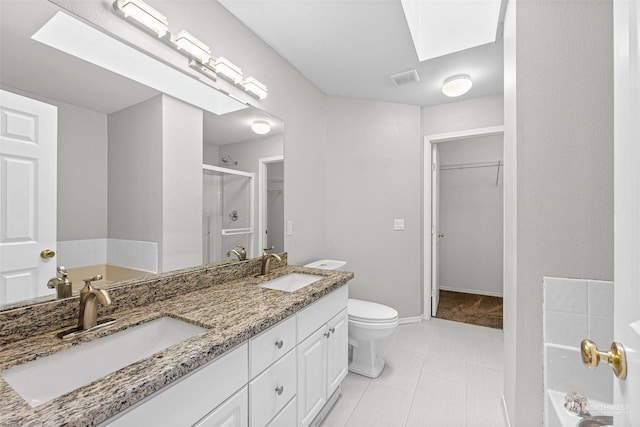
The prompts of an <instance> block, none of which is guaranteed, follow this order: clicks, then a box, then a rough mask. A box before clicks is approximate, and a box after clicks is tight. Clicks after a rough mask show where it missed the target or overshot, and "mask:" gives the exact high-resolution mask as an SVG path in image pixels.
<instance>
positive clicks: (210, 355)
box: [0, 254, 353, 426]
mask: <svg viewBox="0 0 640 427" xmlns="http://www.w3.org/2000/svg"><path fill="white" fill-rule="evenodd" d="M260 263H261V261H260V259H252V260H248V261H242V262H237V263H233V264H225V265H219V266H203V267H199V268H193V269H187V270H181V271H178V272H172V273H167V274H165V275H158V276H149V277H147V278H143V279H139V280H134V281H130V282H123V283H122V284H121V285H120V286H117V287H114V288H112V289H110V290H109V294H110V298H111V301H112V304H110V305H108V306H104V307H100V308H99V310H98V316H99V318H105V317H109V318H114V319H116V322H115V323H114V324H112V325H110V326H108V327H104V328H98V329H96V330H95V331H90V332H88V333H84V334H79V335H77V336H74V337H73V338H72V339H64V340H63V339H61V338H59V337H58V334H59V333H60V332H61V331H64V330H66V329H69V327H72V326H74V325H75V324H76V323H77V321H78V314H79V308H78V298H77V297H76V298H68V299H64V300H55V301H49V302H43V303H41V304H36V305H32V306H28V307H26V306H25V307H18V308H14V309H11V310H6V311H3V312H0V325H2V327H1V328H0V344H2V345H1V347H0V395H1V396H2V399H0V425H2V426H5V425H7V426H13V425H16V426H18V425H20V426H24V425H38V426H58V425H66V426H76V425H83V426H84V425H99V424H103V425H114V426H120V425H121V426H132V425H180V426H183V425H184V426H187V425H197V426H214V425H234V426H236V425H238V426H240V425H244V426H247V425H251V426H267V425H268V426H291V425H298V426H308V425H311V424H312V423H314V420H315V421H317V419H318V414H320V413H321V412H322V411H323V409H324V410H325V411H326V408H328V407H330V403H331V402H333V401H335V399H336V398H337V394H338V391H337V390H338V389H339V384H340V382H341V381H342V379H343V378H344V377H345V376H346V373H347V312H346V308H347V298H348V295H347V286H344V285H346V283H347V282H348V281H349V280H350V279H351V278H353V273H349V272H343V271H333V270H316V269H310V268H304V267H296V266H289V265H287V258H286V254H282V255H281V260H280V261H278V262H274V265H273V273H272V274H270V275H269V276H266V277H261V276H259V273H260V269H261V265H260Z"/></svg>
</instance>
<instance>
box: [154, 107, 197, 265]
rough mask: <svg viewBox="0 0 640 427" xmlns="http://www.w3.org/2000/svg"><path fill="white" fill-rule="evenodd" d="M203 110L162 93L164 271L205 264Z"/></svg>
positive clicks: (162, 246)
mask: <svg viewBox="0 0 640 427" xmlns="http://www.w3.org/2000/svg"><path fill="white" fill-rule="evenodd" d="M202 120H203V116H202V110H200V109H199V108H196V107H194V106H192V105H189V104H186V103H184V102H182V101H179V100H176V99H174V98H172V97H170V96H166V95H162V245H161V246H160V254H161V270H160V271H171V270H177V269H180V268H186V267H193V266H194V265H199V264H202V155H203V154H202V141H203V135H202V132H203V124H202Z"/></svg>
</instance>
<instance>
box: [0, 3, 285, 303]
mask: <svg viewBox="0 0 640 427" xmlns="http://www.w3.org/2000/svg"><path fill="white" fill-rule="evenodd" d="M59 10H60V9H59V8H58V7H57V6H55V5H53V4H51V3H49V2H48V1H47V0H37V1H29V2H25V1H21V0H16V1H10V0H2V1H1V2H0V89H2V90H3V91H5V92H9V93H12V94H17V95H20V96H22V97H24V99H26V100H27V101H31V100H33V101H34V102H36V104H35V105H38V104H37V101H40V102H43V103H46V104H49V105H53V106H55V107H57V111H55V121H56V123H57V124H56V126H57V132H54V133H55V135H50V136H51V137H52V138H53V139H51V141H53V142H50V143H49V145H51V144H53V145H55V150H54V154H53V155H51V156H49V157H43V158H41V159H37V161H36V160H34V161H33V164H34V165H38V164H39V165H50V166H55V167H54V168H53V169H52V170H53V174H52V176H51V178H50V179H49V182H50V183H51V182H53V183H57V184H56V185H54V186H53V187H52V190H51V191H39V190H42V189H44V188H45V186H44V184H42V188H39V187H38V186H39V185H41V184H40V183H38V182H37V180H36V181H34V182H33V185H32V186H31V187H29V190H30V191H31V193H33V194H39V195H42V193H45V194H46V196H47V199H48V200H47V201H46V203H49V205H50V206H51V207H47V206H46V205H45V204H43V203H45V202H43V201H39V200H35V199H33V200H31V199H29V200H27V198H22V199H20V203H22V204H20V205H18V204H16V203H15V199H11V198H8V197H6V194H8V193H7V192H5V193H4V196H2V198H0V208H2V209H1V211H2V212H3V215H5V213H6V212H9V214H7V217H6V218H4V220H3V221H0V222H1V223H2V224H3V225H2V227H4V228H3V229H2V230H1V231H2V233H0V235H1V236H2V237H0V239H2V240H0V260H1V262H0V309H6V308H10V307H15V306H18V305H20V306H22V305H26V304H29V303H30V301H37V302H40V301H43V300H46V298H55V289H48V288H47V282H48V280H49V279H51V278H53V277H55V276H56V272H55V270H56V266H60V265H64V266H65V267H66V268H67V270H68V271H69V277H70V278H71V280H72V282H73V288H74V290H76V291H77V289H79V288H80V287H81V285H82V279H83V278H85V277H91V276H95V275H96V274H102V275H103V276H104V277H105V281H103V282H97V286H99V287H103V286H104V285H105V284H107V283H111V282H119V281H122V280H127V279H130V278H134V277H138V276H141V275H148V274H151V273H159V272H165V271H168V270H173V269H176V268H185V267H191V266H194V265H197V264H200V263H201V262H213V261H220V260H225V261H226V260H232V259H234V258H236V256H235V254H233V253H231V254H230V256H229V257H227V253H228V252H229V250H231V249H238V248H237V247H236V244H241V245H243V246H245V247H246V250H247V253H248V256H250V257H251V256H257V255H259V253H260V249H261V248H260V246H262V245H263V244H264V245H267V244H269V245H271V244H273V245H282V243H281V242H282V239H283V236H282V228H283V224H282V223H283V222H284V220H283V214H282V203H281V200H282V197H280V204H278V202H274V201H273V200H272V199H273V198H268V197H267V196H268V195H270V194H272V193H273V194H277V193H278V192H279V195H280V196H282V188H283V187H282V182H283V174H282V171H281V170H280V171H279V172H273V171H272V167H278V166H279V167H280V168H281V166H282V159H283V157H282V156H283V123H282V122H281V121H280V120H278V119H276V118H274V117H271V116H269V115H268V114H265V113H264V112H261V111H259V110H258V109H256V108H254V107H247V106H246V105H245V104H241V103H239V102H236V101H235V100H231V99H230V98H228V99H229V101H230V103H232V104H233V103H236V104H237V107H234V108H231V109H230V110H232V112H230V113H227V114H213V113H211V112H209V111H203V110H202V109H201V108H198V107H195V106H193V105H189V104H187V103H186V102H185V100H181V99H176V97H177V96H176V95H175V94H174V97H169V96H167V95H166V94H164V93H163V92H162V91H161V90H159V89H158V88H151V87H149V86H148V85H144V84H141V83H139V82H136V81H133V80H130V79H128V78H125V77H123V76H122V75H119V74H116V73H113V72H111V71H108V70H106V69H104V68H101V67H98V66H96V65H94V64H92V63H89V62H85V61H83V60H81V59H78V58H76V57H74V56H70V55H68V54H66V53H63V52H61V51H59V50H56V49H54V48H51V47H49V46H47V45H45V44H43V43H40V42H37V41H35V40H33V39H32V35H33V34H35V33H36V32H37V31H38V30H39V29H40V28H41V27H42V26H43V25H45V24H46V23H47V22H48V21H49V20H50V19H51V18H52V17H53V16H54V15H55V14H56V13H57V12H59ZM138 54H139V55H142V56H144V55H143V54H142V53H138ZM176 72H177V71H176ZM178 73H179V72H178ZM198 84H201V83H198ZM205 87H206V90H211V88H210V87H208V86H204V85H203V88H205ZM203 90H204V89H203ZM178 98H179V97H178ZM8 99H9V98H8V97H7V96H4V95H3V96H2V98H1V99H0V101H1V102H2V108H5V107H6V108H8V110H7V109H6V108H5V111H14V112H15V111H17V110H16V109H15V108H13V109H12V108H11V107H7V106H5V105H4V104H5V102H9V101H7V100H8ZM225 102H227V101H225ZM170 108H173V110H170ZM176 112H180V113H181V114H182V113H185V114H186V113H188V114H189V119H188V120H177V119H174V118H175V117H176V115H175V113H176ZM218 113H219V112H218ZM9 116H11V114H9ZM2 117H3V120H5V117H7V114H2ZM11 117H14V118H15V117H32V116H29V115H28V114H27V115H23V116H20V115H16V114H14V115H13V116H11ZM180 117H181V118H182V116H180ZM172 119H173V123H174V125H176V126H178V127H177V128H176V129H174V131H175V132H174V133H173V135H174V136H173V139H170V138H168V137H167V136H166V135H164V134H163V132H166V130H163V129H165V128H163V127H162V126H163V125H164V126H165V127H166V126H167V122H171V120H172ZM256 120H262V121H267V122H268V123H269V124H270V125H271V131H270V132H269V133H268V134H266V135H258V134H256V133H254V132H252V131H251V124H252V123H253V122H254V121H256ZM41 121H42V120H41ZM4 124H5V123H4V122H3V125H4ZM180 126H183V127H184V128H180ZM194 126H195V127H197V128H198V129H194ZM49 133H52V132H49ZM176 135H177V137H176ZM12 138H13V139H12ZM189 140H191V141H193V140H196V141H200V142H199V144H200V146H199V147H198V149H197V150H195V152H197V159H198V161H197V166H194V167H193V168H191V166H189V168H191V169H193V170H191V169H190V171H189V173H193V175H194V176H200V177H201V178H200V180H201V182H202V185H203V188H202V189H201V188H200V187H197V188H196V189H197V192H196V193H197V194H198V195H199V196H197V197H196V198H194V199H193V200H192V201H191V202H193V209H191V210H192V211H193V212H194V213H195V214H194V215H195V216H197V217H200V215H202V216H203V217H204V214H205V213H207V212H209V213H210V214H211V215H213V211H215V212H216V215H218V212H219V218H216V219H215V220H214V219H211V221H212V222H214V223H215V222H216V221H218V222H219V223H220V224H221V228H220V230H219V232H218V231H217V232H216V233H215V236H213V235H207V236H208V237H207V236H205V234H206V233H208V232H209V231H211V229H207V228H205V227H203V228H202V230H201V231H202V232H197V233H194V235H195V236H196V237H194V239H193V240H194V242H193V244H191V245H189V248H190V249H189V250H188V251H187V250H185V252H184V254H187V252H188V256H184V257H181V255H183V253H182V252H180V250H181V248H176V247H174V246H170V245H169V244H168V243H167V242H171V237H172V236H174V235H176V234H179V233H180V232H181V231H182V230H180V229H178V228H179V227H180V226H182V227H187V226H188V227H191V228H197V229H198V230H199V229H200V226H201V225H203V226H204V223H205V221H202V222H200V221H191V222H198V224H195V225H194V224H192V223H191V222H189V223H188V224H187V221H185V223H183V224H180V223H179V222H177V224H175V225H174V227H176V228H175V229H169V228H168V227H169V226H167V221H166V216H167V215H169V214H170V212H169V208H168V207H166V206H164V207H163V205H162V203H163V194H164V193H163V191H165V190H166V191H180V189H181V188H184V187H180V185H182V184H183V183H182V182H178V181H176V180H178V179H180V177H181V176H182V175H183V174H174V175H171V174H167V173H166V170H165V169H167V167H166V162H167V161H175V162H176V163H183V162H181V159H180V158H174V157H172V154H168V153H167V149H169V150H171V148H173V151H171V153H176V152H177V153H179V154H181V153H183V152H187V151H189V150H188V147H187V143H188V141H189ZM18 142H19V141H18ZM42 142H43V143H44V142H45V139H42ZM170 144H174V145H175V144H184V147H183V146H177V147H172V146H170ZM17 145H20V144H16V138H14V137H11V136H10V135H9V136H7V135H3V136H2V140H1V141H0V156H1V157H2V158H1V159H0V165H2V166H1V167H2V168H4V170H2V171H0V172H1V174H0V175H2V174H5V175H2V176H6V173H13V172H12V171H14V169H15V168H14V169H11V168H10V167H8V166H7V165H9V166H12V165H18V163H16V162H13V160H15V159H18V158H20V159H23V158H26V157H24V156H23V155H22V154H20V153H15V152H10V151H9V148H8V147H10V146H11V147H14V146H17ZM11 149H13V148H11ZM21 156H22V157H21ZM163 156H165V157H163ZM194 157H195V156H191V158H190V162H191V163H184V164H185V165H191V164H193V162H192V160H193V158H194ZM56 158H57V160H56ZM12 162H13V163H12ZM163 162H165V163H164V164H165V167H164V168H163ZM203 165H209V166H203ZM205 167H214V168H219V169H223V170H226V173H225V171H223V172H220V173H225V174H226V175H228V176H241V177H244V176H247V175H252V176H253V177H254V178H253V179H252V180H251V181H252V182H253V183H252V185H251V186H248V187H249V190H248V194H245V195H243V196H241V197H240V198H237V197H234V196H233V194H234V191H235V190H234V191H232V189H231V187H232V186H229V185H227V186H226V187H227V188H226V190H225V188H224V187H223V186H222V185H221V184H220V185H217V184H215V185H213V184H212V185H213V187H215V188H213V189H211V185H209V186H208V184H206V182H207V173H209V172H208V171H206V170H205ZM18 169H20V168H18ZM56 169H57V170H56ZM20 170H29V168H22V169H20ZM163 170H165V173H164V174H163ZM174 170H175V169H174ZM267 170H268V171H269V172H266V171H267ZM7 171H8V172H7ZM42 174H44V172H43V173H42ZM36 175H37V173H34V175H33V176H36ZM15 176H16V177H18V175H15ZM34 179H35V178H34ZM228 180H231V179H230V178H228ZM278 180H279V181H278ZM23 181H24V180H23ZM220 181H222V179H220ZM6 182H7V183H9V184H11V180H10V179H7V180H6ZM23 184H24V182H23ZM216 185H217V187H216ZM207 186H208V187H207ZM245 187H247V186H246V185H245ZM176 188H177V189H178V190H176ZM205 188H209V189H210V190H211V191H209V192H205V190H204V189H205ZM251 188H253V190H251ZM20 190H21V188H20V187H16V189H15V191H18V194H27V193H29V191H27V192H24V191H20ZM189 191H191V192H193V189H189ZM225 192H226V197H223V196H224V195H225ZM31 193H29V194H31ZM165 197H166V194H165ZM216 197H219V200H220V205H219V206H217V207H216V206H214V205H213V203H214V202H213V201H212V200H213V199H215V198H216ZM242 198H244V200H243V201H242V200H241V199H242ZM236 199H238V200H236ZM240 201H242V203H241V204H238V203H239V202H240ZM272 205H273V206H272ZM33 207H37V209H35V208H34V209H32V210H31V211H25V209H27V210H28V209H31V208H33ZM189 207H190V206H188V207H187V208H189ZM207 209H209V211H207ZM234 211H236V212H237V218H238V220H237V221H233V219H232V218H233V212H234ZM16 212H17V214H16ZM31 215H35V217H34V218H31ZM163 215H164V216H165V217H164V218H163ZM211 215H210V216H211ZM38 216H40V217H47V218H49V219H50V220H51V219H55V221H53V225H52V226H51V227H49V228H51V229H52V230H49V232H48V233H46V234H48V235H49V236H52V238H50V239H51V241H49V242H44V241H41V239H40V237H41V236H43V235H44V234H45V233H43V229H42V226H41V224H40V223H38V222H37V217H38ZM24 217H28V218H29V220H31V219H33V222H32V223H29V224H27V222H25V221H17V222H16V221H14V222H13V224H19V225H20V227H22V226H24V224H27V225H28V226H31V225H33V226H32V227H31V228H30V229H29V227H28V226H25V227H26V228H25V229H27V232H23V231H24V230H22V229H20V227H17V228H16V229H15V230H9V229H8V227H9V226H10V225H11V224H12V221H11V219H16V218H18V219H20V218H24ZM274 219H275V221H276V222H278V223H277V224H276V225H268V224H269V223H270V222H274ZM225 220H226V222H227V223H225ZM240 221H246V223H243V227H244V228H249V229H250V232H249V233H246V234H245V235H240V234H236V235H234V234H232V233H229V232H228V230H229V229H234V228H241V227H236V226H235V225H231V223H236V222H238V223H239V222H240ZM7 224H8V225H7ZM245 225H246V227H245ZM223 227H225V228H223ZM23 228H24V227H23ZM29 230H36V231H37V232H36V233H31V234H30V233H29ZM223 230H227V231H226V232H225V233H226V234H224V233H223ZM13 231H15V233H14V234H13V236H14V237H12V238H6V236H12V234H11V233H12V232H13ZM21 233H22V234H21ZM278 233H280V234H281V235H280V236H277V234H278ZM15 236H17V237H15ZM198 236H202V237H198ZM264 236H269V238H268V239H267V238H265V237H264ZM272 236H273V239H271V237H272ZM207 239H209V240H207ZM196 240H197V241H196ZM272 242H273V243H272ZM277 242H278V243H277ZM17 246H20V247H21V248H23V249H24V248H27V250H28V252H26V254H25V255H24V256H22V255H20V256H19V255H16V253H15V252H14V250H15V248H16V247H17ZM265 247H266V246H265ZM45 249H51V250H53V251H54V252H55V253H56V254H55V256H53V257H52V258H45V257H41V256H40V255H39V254H40V252H41V251H43V250H45ZM278 249H279V250H283V248H282V246H280V247H278ZM171 251H173V252H174V253H173V254H172V255H171V256H172V257H173V258H171V259H168V256H169V255H168V254H169V253H170V252H171ZM207 251H208V252H207ZM175 252H178V253H177V254H176V253H175ZM213 252H215V256H213ZM10 260H13V261H11V262H10ZM34 260H35V261H34ZM27 261H29V262H31V263H32V264H34V263H35V265H30V264H29V262H27ZM43 296H45V297H44V299H43V298H42V297H43ZM47 296H48V297H47ZM35 297H39V298H37V299H35V300H32V298H35ZM16 302H18V303H16Z"/></svg>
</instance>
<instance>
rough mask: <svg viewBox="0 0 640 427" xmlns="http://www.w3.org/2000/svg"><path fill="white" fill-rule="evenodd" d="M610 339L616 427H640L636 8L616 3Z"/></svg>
mask: <svg viewBox="0 0 640 427" xmlns="http://www.w3.org/2000/svg"><path fill="white" fill-rule="evenodd" d="M613 19H614V25H613V28H614V123H615V125H614V126H615V127H614V138H615V143H614V152H615V162H614V165H615V167H614V174H615V175H614V176H615V179H614V182H615V197H614V199H615V213H614V215H615V218H614V224H615V248H614V257H615V258H614V265H615V273H614V274H615V276H614V280H615V312H614V339H615V341H617V342H620V343H622V344H623V345H624V347H625V349H626V353H627V369H628V372H627V378H626V379H625V380H621V379H618V378H615V379H614V401H615V408H614V409H615V414H614V417H615V419H614V421H615V425H616V427H619V426H623V427H630V426H640V268H639V266H640V168H639V167H638V165H640V121H639V120H638V118H639V117H640V30H639V28H640V3H639V2H635V1H628V0H615V1H614V18H613Z"/></svg>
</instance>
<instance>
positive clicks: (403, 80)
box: [390, 70, 420, 86]
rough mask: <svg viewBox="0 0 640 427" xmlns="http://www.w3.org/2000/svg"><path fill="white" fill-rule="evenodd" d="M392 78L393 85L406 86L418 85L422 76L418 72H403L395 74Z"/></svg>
mask: <svg viewBox="0 0 640 427" xmlns="http://www.w3.org/2000/svg"><path fill="white" fill-rule="evenodd" d="M390 77H391V80H393V84H394V85H396V86H402V85H406V84H408V83H418V82H419V81H420V76H419V75H418V71H417V70H409V71H403V72H402V73H398V74H394V75H392V76H390Z"/></svg>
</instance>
